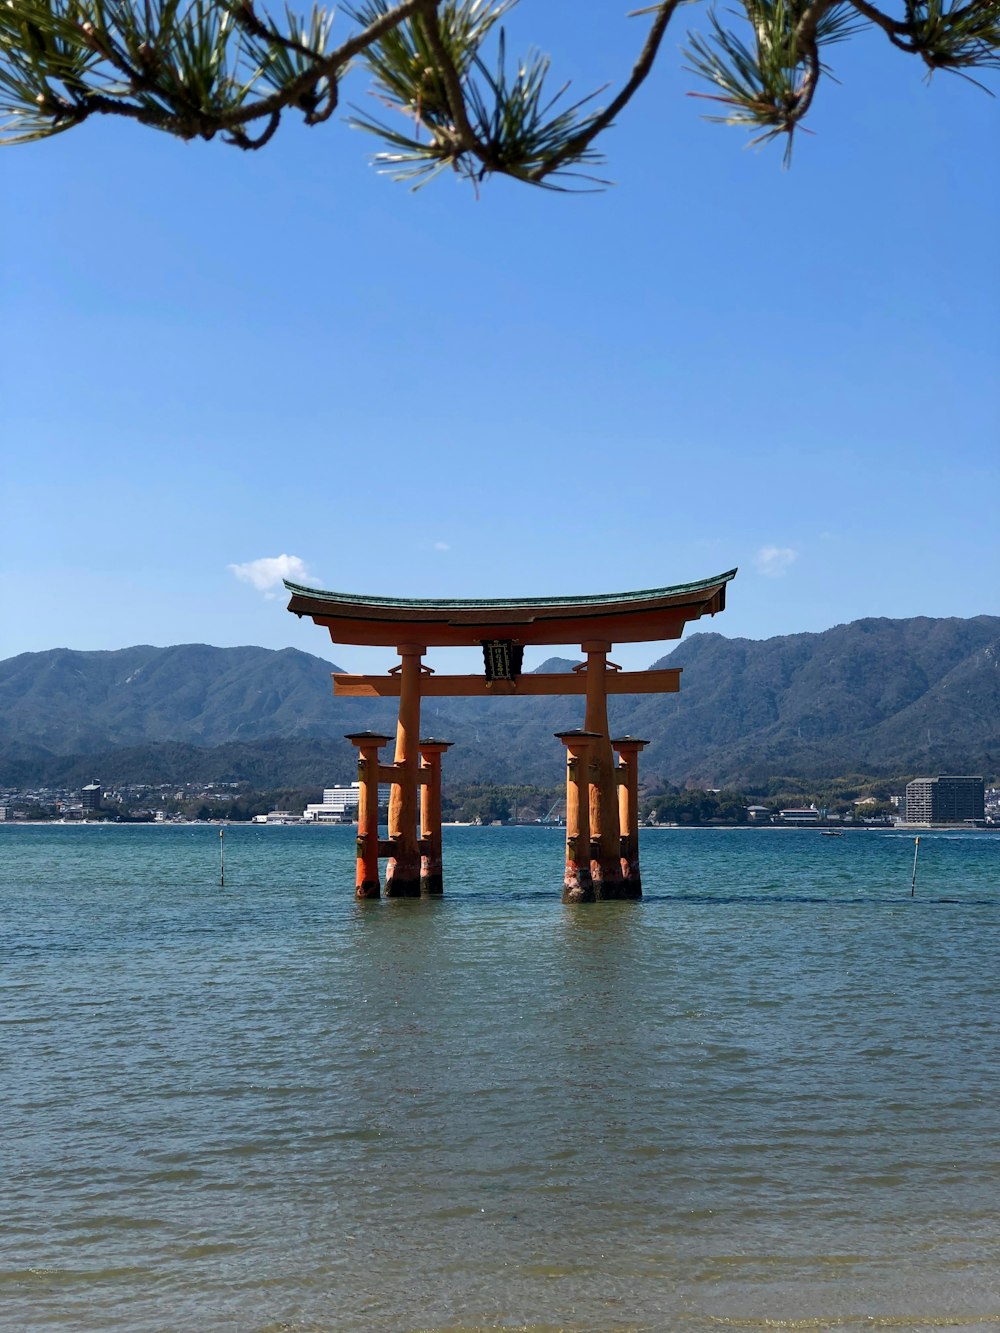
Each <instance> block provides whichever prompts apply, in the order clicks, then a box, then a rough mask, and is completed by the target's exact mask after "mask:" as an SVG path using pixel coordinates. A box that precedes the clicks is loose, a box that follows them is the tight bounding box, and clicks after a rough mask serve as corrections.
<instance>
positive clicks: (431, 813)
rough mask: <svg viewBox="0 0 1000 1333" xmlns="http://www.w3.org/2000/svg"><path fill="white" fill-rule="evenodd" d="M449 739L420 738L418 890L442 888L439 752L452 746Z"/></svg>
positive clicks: (438, 889) (431, 891)
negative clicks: (420, 779)
mask: <svg viewBox="0 0 1000 1333" xmlns="http://www.w3.org/2000/svg"><path fill="white" fill-rule="evenodd" d="M451 745H452V742H451V741H439V740H438V739H437V738H436V737H434V736H427V737H422V738H421V741H420V759H421V773H420V776H421V778H422V779H423V781H422V782H421V785H420V892H421V893H422V894H432V895H433V894H438V893H443V892H444V872H443V869H442V864H441V756H442V755H443V754H444V753H445V751H446V750H450V749H451Z"/></svg>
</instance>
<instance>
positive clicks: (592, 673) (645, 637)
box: [285, 569, 736, 902]
mask: <svg viewBox="0 0 1000 1333" xmlns="http://www.w3.org/2000/svg"><path fill="white" fill-rule="evenodd" d="M735 575H736V570H735V569H731V570H729V571H728V573H725V574H719V575H718V576H717V577H715V578H712V579H705V580H703V581H701V582H699V583H684V584H680V585H678V586H676V587H672V588H648V589H645V590H642V591H639V592H624V593H614V594H608V595H597V596H585V597H551V598H546V597H521V598H503V599H500V600H495V601H486V600H482V601H463V600H451V599H448V600H441V601H432V600H428V599H424V598H402V597H365V596H361V595H359V594H354V593H340V592H321V591H319V590H318V589H315V588H307V587H303V586H301V585H299V584H295V583H288V582H286V583H285V587H286V588H287V589H288V591H289V592H290V593H291V600H290V601H289V603H288V609H289V611H292V612H294V613H295V615H297V616H310V617H311V618H312V619H313V621H314V622H315V623H316V624H317V625H323V626H325V628H326V629H328V630H329V632H330V638H331V639H332V640H333V642H334V643H341V644H357V645H371V646H376V647H392V648H395V650H396V652H397V653H398V654H399V658H400V662H399V665H398V666H396V667H393V668H392V670H391V671H390V672H389V673H388V674H387V675H383V676H357V675H347V674H341V673H334V676H333V689H334V694H336V695H339V696H346V697H351V696H353V697H359V696H364V697H373V696H374V697H390V698H398V699H399V720H398V723H397V726H396V751H395V755H394V760H393V762H392V763H391V764H384V763H381V762H380V760H379V750H380V749H381V748H382V746H384V745H386V744H388V742H389V740H390V739H391V738H390V737H389V736H382V735H379V734H378V733H375V732H356V733H353V734H351V735H349V736H348V737H347V739H348V740H349V741H351V742H352V743H353V744H354V745H355V746H357V749H358V777H359V780H360V799H359V804H358V863H357V887H356V889H355V892H356V895H357V897H358V898H377V897H378V896H379V891H380V889H379V864H378V863H379V857H380V856H385V857H388V865H387V867H386V874H385V893H386V897H415V896H417V895H419V894H421V893H427V894H434V893H441V892H442V887H443V880H442V869H441V755H442V754H443V753H444V752H445V751H446V750H447V749H448V748H449V744H450V742H448V741H442V740H438V739H436V738H433V737H425V738H421V737H420V700H421V699H424V698H441V697H449V696H450V697H454V696H458V695H463V696H466V697H468V696H474V697H478V698H485V697H488V696H495V695H527V694H550V695H555V694H574V695H584V696H585V697H586V709H585V716H584V725H583V727H582V728H581V729H577V730H570V731H563V732H558V733H557V739H559V740H561V741H562V742H563V744H564V745H565V747H566V873H565V878H564V882H563V900H564V901H566V902H590V901H593V900H594V899H595V898H639V897H641V896H642V882H641V878H640V873H639V834H638V806H637V801H638V762H639V752H640V751H641V750H642V748H643V746H644V745H646V744H647V742H646V741H643V740H639V739H637V738H635V737H632V736H621V737H617V738H612V736H611V735H610V731H609V727H608V705H607V700H608V695H609V694H669V693H675V692H676V691H677V690H679V689H680V671H679V670H661V671H622V670H621V668H620V667H617V666H616V665H615V664H614V663H613V662H609V661H608V654H609V653H610V652H611V650H612V646H613V645H614V644H615V643H642V642H653V641H657V640H662V639H679V638H680V636H681V634H682V632H683V630H684V626H685V625H686V624H687V623H688V622H689V621H691V620H697V619H698V618H699V617H701V616H704V615H715V613H716V612H717V611H722V610H724V608H725V605H726V585H727V584H728V583H729V582H730V580H731V579H732V578H734V577H735ZM566 643H579V644H580V647H581V651H582V652H583V653H585V654H586V659H587V660H586V662H583V663H581V664H580V666H578V667H576V668H574V670H573V672H572V673H566V674H563V673H537V672H536V673H530V674H528V675H522V673H521V661H522V657H523V653H524V649H525V648H526V647H528V646H532V647H534V646H540V645H548V646H553V645H558V644H566ZM431 647H435V648H444V647H448V648H451V647H481V648H482V649H483V657H484V662H485V672H484V674H483V675H482V676H472V675H469V676H439V675H435V674H434V672H433V671H432V669H431V668H430V667H428V666H425V665H424V664H423V656H424V654H425V653H426V652H427V650H428V648H431ZM615 751H617V752H618V756H619V760H620V764H619V766H617V767H616V765H615V759H614V754H615ZM380 781H382V782H388V783H390V784H391V786H390V798H389V830H388V831H389V836H388V838H387V839H386V840H384V841H383V840H380V839H379V836H378V784H379V782H380ZM418 816H419V833H418V827H417V826H418Z"/></svg>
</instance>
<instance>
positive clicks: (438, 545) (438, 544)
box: [434, 542, 451, 551]
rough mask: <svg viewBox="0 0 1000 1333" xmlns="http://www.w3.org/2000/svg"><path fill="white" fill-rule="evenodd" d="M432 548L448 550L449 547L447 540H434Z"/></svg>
mask: <svg viewBox="0 0 1000 1333" xmlns="http://www.w3.org/2000/svg"><path fill="white" fill-rule="evenodd" d="M434 549H435V551H450V550H451V547H450V546H449V545H448V543H447V542H435V543H434Z"/></svg>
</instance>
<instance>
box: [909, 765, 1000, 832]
mask: <svg viewBox="0 0 1000 1333" xmlns="http://www.w3.org/2000/svg"><path fill="white" fill-rule="evenodd" d="M985 792H986V783H985V782H984V781H983V779H982V778H972V777H947V776H945V777H939V778H916V779H915V780H914V781H913V782H908V783H907V784H906V822H907V823H908V824H966V823H968V822H969V821H970V820H979V821H980V822H981V821H982V819H983V817H984V797H985Z"/></svg>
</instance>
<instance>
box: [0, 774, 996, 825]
mask: <svg viewBox="0 0 1000 1333" xmlns="http://www.w3.org/2000/svg"><path fill="white" fill-rule="evenodd" d="M310 797H316V798H318V799H310ZM379 800H380V804H382V805H384V806H386V807H387V806H388V801H389V786H388V784H383V785H381V786H380V788H379ZM357 806H358V784H357V783H356V782H352V783H345V784H343V785H340V786H334V787H326V788H324V789H322V792H319V791H316V792H308V791H307V792H259V791H254V790H252V789H251V788H250V787H249V785H248V784H247V783H242V782H221V783H212V784H208V785H205V784H201V783H185V784H176V783H173V784H171V783H162V784H159V785H155V786H154V785H147V784H143V783H130V784H126V785H121V786H110V787H104V786H103V785H102V784H101V782H100V780H99V779H98V778H96V777H95V778H94V779H93V780H92V781H91V782H89V783H87V785H86V786H84V787H82V788H81V789H79V790H68V789H55V788H49V787H38V788H34V789H31V790H25V791H17V790H14V791H0V822H3V823H38V822H48V823H52V822H55V823H74V822H76V823H79V822H95V821H96V822H118V823H133V824H173V823H192V822H195V823H220V822H224V823H253V824H262V825H274V824H279V825H288V824H299V825H315V826H318V825H324V824H351V823H354V822H355V820H356V817H357ZM444 806H445V810H444V813H445V817H446V818H447V819H449V820H450V821H451V822H454V823H465V824H498V825H504V824H561V823H562V822H563V820H564V817H565V802H564V800H563V799H562V798H561V796H560V792H559V789H558V788H551V789H549V788H533V787H503V786H491V785H490V784H482V783H479V784H465V785H464V786H459V787H457V788H455V789H454V790H453V791H452V792H451V793H449V795H448V796H447V798H446V799H445V801H444ZM641 813H642V818H643V821H644V823H645V824H646V825H647V826H653V827H656V826H687V825H699V826H711V825H730V826H732V825H746V826H763V825H772V826H781V827H786V828H789V827H807V828H808V827H819V828H845V827H855V828H857V827H871V826H881V827H897V828H914V829H920V828H931V827H948V828H955V827H959V828H991V827H1000V787H987V786H986V781H985V779H984V778H983V777H979V776H968V775H948V774H942V775H939V776H937V777H927V778H915V779H913V780H912V781H910V782H908V783H906V784H905V786H904V788H903V790H902V791H900V792H898V793H890V794H889V795H888V796H887V797H880V796H876V795H863V796H855V797H853V798H847V799H840V800H836V801H834V800H829V799H826V800H825V801H824V798H823V797H822V796H816V797H814V798H811V799H805V800H800V801H798V802H794V803H788V802H787V801H782V799H781V798H780V797H776V798H768V799H766V800H759V801H753V800H751V799H748V798H747V797H746V796H745V795H744V794H743V793H740V792H733V791H725V790H722V789H719V788H704V789H691V788H680V789H678V788H669V789H663V790H659V791H652V792H648V793H646V794H645V796H644V797H643V799H642V805H641Z"/></svg>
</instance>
